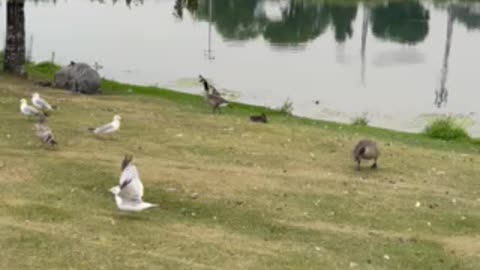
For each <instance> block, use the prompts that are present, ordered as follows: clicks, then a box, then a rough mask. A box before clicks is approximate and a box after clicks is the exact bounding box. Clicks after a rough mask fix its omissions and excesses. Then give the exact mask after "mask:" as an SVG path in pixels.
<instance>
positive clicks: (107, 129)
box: [88, 114, 122, 135]
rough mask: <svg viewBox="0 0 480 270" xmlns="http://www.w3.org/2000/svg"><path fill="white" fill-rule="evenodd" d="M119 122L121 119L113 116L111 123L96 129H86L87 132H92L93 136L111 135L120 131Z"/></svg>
mask: <svg viewBox="0 0 480 270" xmlns="http://www.w3.org/2000/svg"><path fill="white" fill-rule="evenodd" d="M120 120H122V117H120V115H118V114H116V115H115V116H113V121H112V122H110V123H108V124H106V125H103V126H101V127H98V128H88V130H89V131H91V132H93V134H96V135H102V134H109V133H113V132H115V131H117V130H119V129H120Z"/></svg>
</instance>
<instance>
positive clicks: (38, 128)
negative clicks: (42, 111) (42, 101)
mask: <svg viewBox="0 0 480 270" xmlns="http://www.w3.org/2000/svg"><path fill="white" fill-rule="evenodd" d="M44 123H45V118H43V117H42V118H40V120H39V121H38V123H36V124H35V135H37V138H38V139H40V141H41V142H42V143H43V144H47V145H50V146H54V145H56V144H57V142H56V141H55V139H54V138H53V132H52V130H51V129H50V128H49V127H47V125H45V124H44Z"/></svg>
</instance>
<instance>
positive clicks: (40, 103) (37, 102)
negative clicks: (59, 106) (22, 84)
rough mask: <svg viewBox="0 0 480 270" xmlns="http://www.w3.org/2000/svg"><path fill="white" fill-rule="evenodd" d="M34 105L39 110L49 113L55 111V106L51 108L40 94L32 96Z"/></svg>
mask: <svg viewBox="0 0 480 270" xmlns="http://www.w3.org/2000/svg"><path fill="white" fill-rule="evenodd" d="M32 104H33V106H35V107H37V109H39V110H47V111H53V110H54V106H51V105H50V104H48V102H47V101H46V100H45V99H43V98H41V97H40V95H39V94H38V93H36V92H35V93H33V95H32Z"/></svg>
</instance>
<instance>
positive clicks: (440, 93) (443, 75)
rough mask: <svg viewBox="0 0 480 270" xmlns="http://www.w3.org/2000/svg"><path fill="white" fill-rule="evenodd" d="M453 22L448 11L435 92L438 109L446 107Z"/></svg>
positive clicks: (452, 17)
mask: <svg viewBox="0 0 480 270" xmlns="http://www.w3.org/2000/svg"><path fill="white" fill-rule="evenodd" d="M454 20H455V16H454V15H453V13H452V11H451V10H449V11H448V18H447V36H446V38H445V51H444V53H443V65H442V69H441V72H440V85H439V88H438V89H437V90H436V91H435V105H437V107H438V108H440V107H441V106H442V105H446V104H447V99H448V89H447V78H448V59H449V58H450V49H451V47H452V34H453V22H454Z"/></svg>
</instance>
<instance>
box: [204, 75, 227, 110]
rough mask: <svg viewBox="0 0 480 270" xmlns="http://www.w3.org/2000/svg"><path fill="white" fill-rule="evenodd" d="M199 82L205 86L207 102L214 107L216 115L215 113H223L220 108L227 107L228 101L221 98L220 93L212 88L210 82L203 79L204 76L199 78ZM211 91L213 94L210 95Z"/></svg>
mask: <svg viewBox="0 0 480 270" xmlns="http://www.w3.org/2000/svg"><path fill="white" fill-rule="evenodd" d="M199 81H200V82H201V83H202V84H203V90H205V101H206V102H207V104H208V105H209V106H210V107H212V112H214V113H215V111H218V112H219V113H221V112H222V110H221V109H220V108H221V107H225V106H227V105H228V101H227V100H226V99H224V98H223V97H221V96H220V93H219V92H218V91H217V90H216V89H215V88H212V87H211V85H210V84H209V83H208V81H207V80H206V79H205V78H204V77H202V75H200V76H199ZM210 90H212V93H210Z"/></svg>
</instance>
